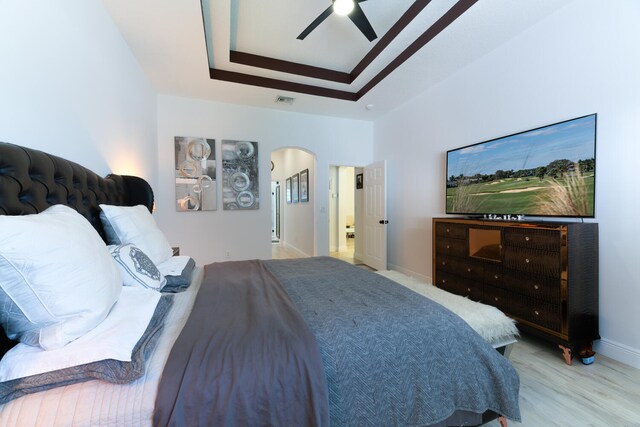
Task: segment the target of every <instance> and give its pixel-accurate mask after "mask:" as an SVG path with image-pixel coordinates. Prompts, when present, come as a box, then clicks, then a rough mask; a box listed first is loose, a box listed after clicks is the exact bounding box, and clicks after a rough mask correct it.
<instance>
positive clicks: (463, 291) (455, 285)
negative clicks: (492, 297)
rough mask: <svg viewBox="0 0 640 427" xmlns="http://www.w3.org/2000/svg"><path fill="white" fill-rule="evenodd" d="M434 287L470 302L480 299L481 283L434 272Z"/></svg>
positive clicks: (442, 272)
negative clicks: (466, 298)
mask: <svg viewBox="0 0 640 427" xmlns="http://www.w3.org/2000/svg"><path fill="white" fill-rule="evenodd" d="M435 285H436V286H437V287H438V288H440V289H443V290H445V291H447V292H451V293H452V294H456V295H461V296H463V297H468V298H469V299H470V300H472V301H480V300H481V299H482V283H478V282H476V281H473V280H469V279H466V278H464V277H460V276H456V275H455V274H450V273H447V272H444V271H441V270H436V280H435Z"/></svg>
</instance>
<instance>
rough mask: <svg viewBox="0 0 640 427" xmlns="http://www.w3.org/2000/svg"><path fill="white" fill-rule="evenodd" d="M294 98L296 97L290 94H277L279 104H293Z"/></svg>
mask: <svg viewBox="0 0 640 427" xmlns="http://www.w3.org/2000/svg"><path fill="white" fill-rule="evenodd" d="M294 100H295V98H292V97H290V96H282V95H278V96H276V103H278V104H288V105H292V104H293V101H294Z"/></svg>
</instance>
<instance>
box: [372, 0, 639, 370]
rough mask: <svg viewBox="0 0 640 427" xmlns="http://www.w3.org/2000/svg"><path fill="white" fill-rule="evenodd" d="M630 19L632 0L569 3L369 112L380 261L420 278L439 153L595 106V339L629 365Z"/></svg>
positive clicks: (436, 210)
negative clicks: (384, 228) (421, 88)
mask: <svg viewBox="0 0 640 427" xmlns="http://www.w3.org/2000/svg"><path fill="white" fill-rule="evenodd" d="M639 21H640V2H638V1H636V0H617V1H615V2H602V1H598V0H579V1H578V0H576V1H574V2H572V3H570V4H568V5H567V6H566V7H564V8H562V9H560V10H559V11H558V12H556V13H555V14H553V15H551V16H549V17H548V18H547V19H545V20H544V21H542V22H540V23H538V24H537V25H535V26H533V27H531V28H529V29H527V30H526V31H525V32H523V33H522V34H520V35H519V36H518V37H516V38H514V39H512V40H511V41H509V42H508V43H506V44H504V45H503V46H501V47H499V48H498V49H496V50H494V51H493V52H491V53H490V54H488V55H486V56H484V57H483V58H481V59H479V60H478V61H476V62H475V63H473V64H471V65H469V66H468V67H466V68H464V69H462V70H460V71H459V72H458V73H456V74H454V75H452V76H451V77H450V78H448V79H447V80H445V81H443V82H442V83H441V84H439V85H438V86H436V87H434V88H432V89H431V90H429V91H427V92H425V93H423V94H421V95H420V96H419V97H417V98H415V99H413V100H412V101H410V102H408V103H407V104H405V105H403V106H402V107H400V108H398V109H397V110H395V111H393V112H392V113H390V114H388V115H387V116H385V117H384V118H383V119H381V120H379V121H377V122H376V124H375V131H374V135H375V144H374V157H375V158H376V159H387V160H388V188H389V193H388V194H389V201H388V209H389V215H388V216H389V220H390V223H389V262H390V266H391V267H392V268H397V269H400V270H402V271H405V272H410V273H414V274H415V275H417V276H422V277H430V276H431V218H432V217H434V216H442V215H443V214H444V180H445V176H444V175H445V172H444V167H445V151H446V150H448V149H451V148H456V147H460V146H464V145H468V144H472V143H476V142H480V141H484V140H487V139H491V138H495V137H499V136H503V135H507V134H511V133H514V132H519V131H524V130H527V129H531V128H534V127H537V126H542V125H546V124H550V123H554V122H557V121H560V120H565V119H570V118H573V117H577V116H581V115H584V114H589V113H593V112H597V113H598V135H597V160H596V161H597V166H596V168H597V169H596V174H597V175H596V181H597V183H596V197H597V206H596V221H597V222H598V223H599V224H600V333H601V335H602V338H603V339H602V340H601V341H600V343H599V345H598V348H599V351H600V352H602V353H604V354H606V355H609V356H612V357H614V358H617V359H618V360H621V361H624V362H626V363H629V364H632V365H634V366H637V367H640V328H638V327H637V325H639V324H640V310H638V308H637V307H638V301H640V269H638V267H637V260H638V244H637V239H638V236H640V222H638V221H637V220H636V218H635V215H637V213H638V212H640V201H639V200H640V198H639V197H638V190H637V188H636V183H637V179H638V178H637V162H638V159H639V158H640V144H639V143H638V141H640V78H639V77H638V76H640V55H638V54H637V52H636V50H637V46H636V45H637V43H636V42H637V41H638V40H640V27H638V22H639ZM389 141H394V143H393V144H389Z"/></svg>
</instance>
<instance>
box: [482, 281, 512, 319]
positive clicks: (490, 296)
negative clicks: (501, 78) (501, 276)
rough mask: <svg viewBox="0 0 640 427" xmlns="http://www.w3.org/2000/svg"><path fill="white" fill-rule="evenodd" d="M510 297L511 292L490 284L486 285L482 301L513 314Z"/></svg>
mask: <svg viewBox="0 0 640 427" xmlns="http://www.w3.org/2000/svg"><path fill="white" fill-rule="evenodd" d="M509 298H510V297H509V292H508V291H506V290H504V289H500V288H496V287H493V286H489V285H485V286H484V295H483V298H482V302H483V303H485V304H489V305H492V306H494V307H496V308H497V309H498V310H501V311H504V312H505V313H509V314H511V311H510V306H511V305H510V302H509Z"/></svg>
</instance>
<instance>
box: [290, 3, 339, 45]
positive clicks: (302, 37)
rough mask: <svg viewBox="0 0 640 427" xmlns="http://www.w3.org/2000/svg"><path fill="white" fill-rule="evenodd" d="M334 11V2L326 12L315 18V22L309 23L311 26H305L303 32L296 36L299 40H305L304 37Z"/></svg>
mask: <svg viewBox="0 0 640 427" xmlns="http://www.w3.org/2000/svg"><path fill="white" fill-rule="evenodd" d="M332 13H333V4H332V5H331V6H329V7H328V8H327V9H326V10H325V11H324V12H322V13H321V14H320V16H318V17H317V18H316V19H314V20H313V22H312V23H311V24H309V26H308V27H307V28H305V29H304V31H303V32H301V33H300V35H299V36H298V37H296V38H297V39H298V40H304V38H305V37H307V36H308V35H309V33H310V32H311V31H313V30H315V28H316V27H317V26H318V25H320V24H321V23H322V21H324V20H325V19H327V17H328V16H329V15H331V14H332Z"/></svg>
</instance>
